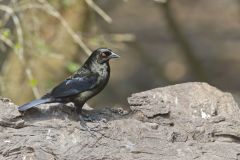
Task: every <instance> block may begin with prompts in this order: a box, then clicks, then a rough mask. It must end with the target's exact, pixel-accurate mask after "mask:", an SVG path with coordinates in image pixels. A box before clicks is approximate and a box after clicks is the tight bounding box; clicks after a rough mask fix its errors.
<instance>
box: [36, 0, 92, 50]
mask: <svg viewBox="0 0 240 160" xmlns="http://www.w3.org/2000/svg"><path fill="white" fill-rule="evenodd" d="M38 1H39V2H40V3H41V4H43V7H38V8H39V9H43V10H44V11H45V12H47V13H48V14H50V15H52V16H53V17H55V18H57V19H58V20H59V21H60V23H61V24H62V25H63V27H64V28H65V29H66V31H67V33H68V34H69V35H70V36H71V37H72V38H73V40H74V42H75V43H77V44H78V45H79V46H80V47H81V48H82V49H83V51H84V52H85V53H86V54H87V55H90V54H91V50H90V49H89V48H88V47H87V45H86V44H85V43H84V42H83V40H82V38H81V37H80V36H79V35H77V34H76V33H75V32H74V31H73V29H72V28H71V27H70V26H69V24H68V23H67V21H66V20H65V19H64V18H63V17H62V16H61V14H60V13H59V12H58V11H57V10H56V9H55V8H54V7H53V6H52V5H51V4H49V3H48V2H47V1H46V0H38Z"/></svg>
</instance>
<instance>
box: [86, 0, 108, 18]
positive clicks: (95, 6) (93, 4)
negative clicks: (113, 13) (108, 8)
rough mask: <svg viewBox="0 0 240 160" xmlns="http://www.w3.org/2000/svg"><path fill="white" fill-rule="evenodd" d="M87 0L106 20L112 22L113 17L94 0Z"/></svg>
mask: <svg viewBox="0 0 240 160" xmlns="http://www.w3.org/2000/svg"><path fill="white" fill-rule="evenodd" d="M85 2H86V3H87V4H88V5H89V7H91V8H92V9H93V10H94V11H95V12H97V13H98V14H99V15H100V16H101V17H102V18H103V19H104V20H105V21H106V22H108V23H112V18H111V17H110V16H109V15H107V13H105V12H104V11H103V10H102V9H101V8H100V7H99V6H98V5H97V4H96V3H94V2H93V0H85Z"/></svg>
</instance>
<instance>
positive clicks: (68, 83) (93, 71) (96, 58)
mask: <svg viewBox="0 0 240 160" xmlns="http://www.w3.org/2000/svg"><path fill="white" fill-rule="evenodd" d="M113 58H119V56H118V55H117V54H115V53H114V52H113V51H112V50H110V49H107V48H99V49H97V50H95V51H93V53H92V54H91V56H90V57H89V58H88V59H87V61H86V62H85V63H84V64H83V66H82V67H81V68H80V69H79V70H78V71H76V72H75V73H74V74H73V75H71V76H70V77H69V78H67V79H66V80H64V81H63V82H61V83H60V84H59V85H57V86H56V87H54V88H53V89H52V90H51V91H50V92H49V93H47V94H46V95H44V96H43V97H42V98H40V99H37V100H33V101H31V102H29V103H26V104H24V105H22V106H20V107H19V108H18V110H19V111H26V110H28V109H30V108H32V107H36V106H38V105H40V104H45V103H54V102H57V103H68V102H73V103H74V105H75V107H76V111H77V112H78V113H80V112H81V110H82V106H83V105H84V103H85V102H86V101H87V100H89V99H90V98H92V97H93V96H95V95H96V94H98V93H99V92H100V91H102V90H103V88H104V87H105V86H106V84H107V83H108V80H109V76H110V66H109V60H110V59H113Z"/></svg>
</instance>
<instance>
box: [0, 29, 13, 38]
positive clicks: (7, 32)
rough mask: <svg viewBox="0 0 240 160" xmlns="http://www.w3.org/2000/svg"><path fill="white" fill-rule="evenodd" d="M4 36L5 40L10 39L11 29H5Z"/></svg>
mask: <svg viewBox="0 0 240 160" xmlns="http://www.w3.org/2000/svg"><path fill="white" fill-rule="evenodd" d="M2 35H3V37H4V38H6V39H8V38H9V37H10V35H11V31H10V29H8V28H5V29H4V30H3V32H2Z"/></svg>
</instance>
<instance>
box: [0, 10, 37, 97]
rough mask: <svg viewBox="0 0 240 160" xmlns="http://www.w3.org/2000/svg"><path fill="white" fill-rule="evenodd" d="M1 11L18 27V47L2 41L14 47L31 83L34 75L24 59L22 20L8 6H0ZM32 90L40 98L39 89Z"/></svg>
mask: <svg viewBox="0 0 240 160" xmlns="http://www.w3.org/2000/svg"><path fill="white" fill-rule="evenodd" d="M0 10H2V11H5V12H6V13H7V14H9V16H10V17H12V20H13V23H14V24H15V27H16V32H17V39H18V45H17V47H16V46H14V45H13V44H11V43H10V41H6V39H2V40H5V41H4V42H6V43H7V44H9V46H13V47H12V48H13V50H14V51H15V53H17V55H18V58H19V61H20V62H21V64H22V65H23V67H24V69H25V73H26V75H27V78H28V80H29V82H31V81H32V80H33V75H32V71H31V69H30V68H29V67H28V66H27V65H26V61H25V58H24V39H23V31H22V27H21V24H20V20H19V18H18V17H17V15H16V14H15V12H14V11H13V9H12V8H10V7H8V6H5V5H0ZM31 88H32V91H33V94H34V96H35V97H36V98H39V97H40V94H39V91H38V89H37V87H36V86H31Z"/></svg>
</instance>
